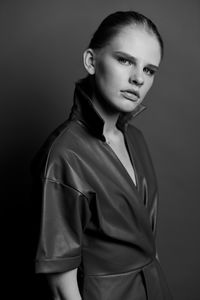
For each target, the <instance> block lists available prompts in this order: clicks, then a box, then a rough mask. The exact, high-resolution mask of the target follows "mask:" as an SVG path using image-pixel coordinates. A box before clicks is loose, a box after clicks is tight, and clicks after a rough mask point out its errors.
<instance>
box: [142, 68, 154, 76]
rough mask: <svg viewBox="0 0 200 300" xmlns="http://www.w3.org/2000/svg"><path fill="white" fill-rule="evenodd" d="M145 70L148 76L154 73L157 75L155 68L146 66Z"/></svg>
mask: <svg viewBox="0 0 200 300" xmlns="http://www.w3.org/2000/svg"><path fill="white" fill-rule="evenodd" d="M144 72H145V73H146V74H147V75H148V76H153V75H155V73H156V72H155V70H152V69H150V68H147V67H146V68H144Z"/></svg>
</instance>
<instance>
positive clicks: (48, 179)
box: [42, 177, 88, 199]
mask: <svg viewBox="0 0 200 300" xmlns="http://www.w3.org/2000/svg"><path fill="white" fill-rule="evenodd" d="M42 180H43V181H45V180H47V181H49V182H52V183H56V184H60V185H62V186H64V187H70V188H71V189H73V190H74V191H76V192H78V193H79V194H81V195H82V196H84V197H85V198H86V199H88V197H87V196H86V195H85V194H84V193H83V192H81V191H79V190H78V189H77V188H75V187H73V186H72V185H70V184H64V183H62V182H61V181H59V180H55V179H52V178H48V177H43V178H42Z"/></svg>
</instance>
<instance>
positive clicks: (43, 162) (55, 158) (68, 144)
mask: <svg viewBox="0 0 200 300" xmlns="http://www.w3.org/2000/svg"><path fill="white" fill-rule="evenodd" d="M74 126H76V124H75V123H74V122H71V121H68V120H67V121H65V122H63V123H62V124H60V125H59V126H58V127H57V128H56V129H55V130H54V131H53V132H52V133H51V134H50V135H49V136H48V137H47V139H46V141H45V142H44V143H43V145H42V146H41V147H40V149H39V151H38V152H37V154H36V155H35V157H34V159H33V161H32V163H31V171H32V173H33V175H36V176H37V177H38V176H39V177H48V173H49V170H52V169H53V168H54V169H55V168H57V167H58V166H59V168H61V167H62V165H63V162H65V164H66V162H67V160H68V159H67V157H68V156H70V155H71V153H72V152H73V151H72V149H73V146H74V144H75V135H76V134H75V130H74V128H73V127H74Z"/></svg>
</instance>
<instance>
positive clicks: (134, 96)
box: [121, 89, 140, 102]
mask: <svg viewBox="0 0 200 300" xmlns="http://www.w3.org/2000/svg"><path fill="white" fill-rule="evenodd" d="M121 93H122V95H123V96H124V98H126V99H128V100H131V101H134V102H135V101H138V99H139V98H140V94H139V92H138V91H135V90H133V89H128V90H122V91H121Z"/></svg>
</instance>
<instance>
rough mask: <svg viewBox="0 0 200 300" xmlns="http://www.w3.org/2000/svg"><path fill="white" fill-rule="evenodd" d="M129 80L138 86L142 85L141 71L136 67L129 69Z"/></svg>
mask: <svg viewBox="0 0 200 300" xmlns="http://www.w3.org/2000/svg"><path fill="white" fill-rule="evenodd" d="M129 82H130V83H131V84H135V85H137V86H139V87H140V86H142V85H143V84H144V77H143V71H142V70H139V69H138V68H137V69H136V68H134V69H133V70H131V73H130V76H129Z"/></svg>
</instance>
